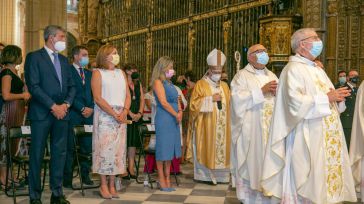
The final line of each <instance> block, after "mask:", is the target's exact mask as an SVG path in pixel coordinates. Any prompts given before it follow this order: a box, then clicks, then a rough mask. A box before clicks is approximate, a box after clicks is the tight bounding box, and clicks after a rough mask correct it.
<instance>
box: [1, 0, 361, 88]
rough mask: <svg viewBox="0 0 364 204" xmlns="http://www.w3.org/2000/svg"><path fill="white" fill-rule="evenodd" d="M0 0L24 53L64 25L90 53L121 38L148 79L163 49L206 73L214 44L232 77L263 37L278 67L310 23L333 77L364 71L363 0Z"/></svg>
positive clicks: (124, 57)
mask: <svg viewBox="0 0 364 204" xmlns="http://www.w3.org/2000/svg"><path fill="white" fill-rule="evenodd" d="M1 8H2V9H3V12H1V14H0V15H1V22H2V23H1V25H0V27H1V29H0V39H1V42H3V43H5V44H18V45H20V46H21V47H22V48H23V51H24V54H25V53H28V52H30V51H32V50H35V49H38V48H39V47H40V46H42V43H43V40H42V37H41V36H42V32H43V29H44V27H45V25H48V24H57V25H61V26H63V27H66V28H67V44H68V46H67V47H69V48H70V47H72V46H74V45H76V44H82V45H86V46H87V47H88V49H89V50H90V55H91V58H92V57H93V58H94V57H95V55H96V52H97V50H98V48H99V47H100V46H101V45H103V44H107V43H110V44H113V45H115V46H116V47H117V48H118V51H119V53H121V61H122V62H123V63H134V64H136V65H137V66H138V67H139V68H140V70H141V72H142V75H143V79H144V80H145V81H144V84H147V82H148V79H149V77H150V75H151V70H152V68H153V66H154V64H155V62H156V61H157V59H158V58H159V57H161V56H164V55H168V56H170V57H172V58H173V59H174V60H175V68H176V70H177V74H181V73H184V72H185V71H186V70H192V71H193V72H194V73H195V74H196V75H197V76H198V77H201V76H202V75H203V74H204V73H205V71H206V63H205V57H206V56H207V54H208V52H209V51H210V50H212V49H213V48H218V49H221V50H222V51H223V52H224V53H225V54H226V55H227V63H226V65H225V67H224V69H225V71H226V72H227V73H228V76H229V79H231V78H232V77H233V76H234V74H235V72H236V67H237V63H236V60H235V59H234V53H235V51H239V52H240V53H241V56H242V57H241V65H240V67H244V65H245V64H246V63H247V61H246V52H247V48H248V47H249V46H251V45H253V44H256V43H261V44H263V45H264V46H265V47H266V48H267V50H268V52H269V55H270V57H271V61H270V64H269V68H270V69H272V70H273V71H274V72H276V73H278V74H279V72H280V70H281V69H282V68H283V66H284V65H285V63H286V62H287V60H288V57H289V56H290V55H291V49H290V36H291V34H292V33H293V32H294V31H295V30H297V29H299V28H303V27H311V28H315V29H316V30H317V31H318V33H319V34H320V37H321V38H322V40H323V42H324V52H323V54H322V55H321V56H320V60H321V61H322V63H323V64H324V67H325V71H326V72H327V74H328V76H329V77H330V78H331V79H332V80H333V81H336V80H337V77H336V73H337V72H338V71H339V70H345V71H348V70H351V69H355V70H358V71H359V75H360V76H362V77H363V76H364V75H363V72H362V71H361V70H363V69H364V67H363V66H364V65H363V60H364V36H363V35H362V33H363V29H364V16H363V15H364V2H363V1H362V0H340V1H339V0H322V1H320V0H216V1H214V0H168V1H165V0H67V1H66V0H64V1H56V0H2V1H1ZM40 12H41V15H39V14H40ZM69 50H70V49H68V52H69ZM65 54H67V51H66V53H65Z"/></svg>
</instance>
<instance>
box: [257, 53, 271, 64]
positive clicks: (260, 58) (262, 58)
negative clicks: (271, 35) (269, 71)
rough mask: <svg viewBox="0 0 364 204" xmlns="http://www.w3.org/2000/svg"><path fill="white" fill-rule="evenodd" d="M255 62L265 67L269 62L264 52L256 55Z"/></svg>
mask: <svg viewBox="0 0 364 204" xmlns="http://www.w3.org/2000/svg"><path fill="white" fill-rule="evenodd" d="M256 56H257V62H258V63H259V64H262V65H266V64H268V62H269V56H268V53H266V52H260V53H257V54H256Z"/></svg>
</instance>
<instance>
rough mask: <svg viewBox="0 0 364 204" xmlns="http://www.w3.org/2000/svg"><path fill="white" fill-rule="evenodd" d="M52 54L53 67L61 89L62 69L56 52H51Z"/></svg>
mask: <svg viewBox="0 0 364 204" xmlns="http://www.w3.org/2000/svg"><path fill="white" fill-rule="evenodd" d="M52 55H53V56H54V62H53V64H54V68H55V69H56V72H57V77H58V80H59V84H60V86H61V90H62V70H61V63H60V62H59V58H58V53H55V52H53V53H52Z"/></svg>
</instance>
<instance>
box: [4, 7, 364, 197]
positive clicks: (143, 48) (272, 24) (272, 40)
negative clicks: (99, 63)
mask: <svg viewBox="0 0 364 204" xmlns="http://www.w3.org/2000/svg"><path fill="white" fill-rule="evenodd" d="M50 24H54V25H60V26H62V27H64V28H66V30H67V49H66V50H65V51H64V52H63V54H64V55H66V56H69V55H70V51H71V49H70V48H72V47H73V46H75V45H84V46H86V47H87V48H88V50H89V54H90V62H93V61H94V60H95V57H96V53H97V51H98V49H99V48H100V47H101V46H102V45H104V44H112V45H114V46H116V47H117V49H118V53H119V54H120V61H121V62H122V63H134V64H136V65H137V67H138V69H139V70H140V75H141V77H140V78H141V79H142V83H143V85H144V86H145V87H148V84H149V81H150V78H151V74H152V70H153V67H154V65H155V63H156V62H157V60H158V59H159V58H160V57H161V56H165V55H167V56H170V57H171V58H173V60H174V62H175V63H174V69H175V70H176V72H177V75H181V74H183V73H185V72H186V71H188V70H190V71H192V72H193V73H194V74H195V75H196V76H197V78H201V77H202V76H203V75H204V74H205V72H206V70H207V64H206V56H207V55H208V53H209V52H210V51H211V50H212V49H214V48H217V49H219V50H222V51H223V52H224V53H225V55H226V57H227V61H226V63H225V66H224V70H225V72H226V73H227V74H228V78H229V80H231V79H232V78H233V77H234V75H235V73H236V72H237V70H238V69H239V68H242V67H244V66H245V65H246V64H247V63H248V62H247V50H248V48H249V47H250V46H251V45H253V44H257V43H260V44H262V45H264V46H265V47H266V48H267V50H268V54H269V56H270V62H269V64H268V68H269V69H270V70H272V71H273V72H274V73H276V74H277V75H279V74H280V72H281V70H282V69H283V67H284V66H285V64H286V63H287V62H288V58H289V56H290V55H292V51H291V44H290V43H291V42H290V40H291V39H290V36H291V35H292V34H293V33H294V32H295V31H296V30H297V29H299V28H305V27H309V28H314V29H316V31H317V33H318V34H319V37H320V38H321V39H322V41H323V44H324V49H323V52H322V54H321V55H320V57H319V60H320V61H321V62H322V64H323V65H324V70H325V72H326V73H327V75H328V76H329V77H330V79H331V80H332V82H333V83H336V82H337V80H338V78H337V72H338V71H340V70H344V71H349V70H352V69H354V70H357V71H358V72H359V76H360V77H361V78H362V79H363V78H364V35H363V33H364V0H0V42H1V43H3V44H5V45H8V44H15V45H18V46H19V47H21V48H22V51H23V56H25V55H26V54H27V53H29V52H31V51H34V50H37V49H39V48H41V47H42V46H43V45H44V41H43V31H44V28H45V27H46V26H47V25H50ZM236 51H238V52H239V53H240V55H241V58H240V59H236V58H235V52H236ZM22 66H23V65H21V66H20V68H19V72H20V73H22V72H23V67H22ZM362 70H363V71H362ZM183 169H184V172H183V175H182V176H179V177H180V178H179V179H180V182H181V184H180V185H181V186H180V188H179V190H178V191H177V192H176V193H175V194H174V195H164V194H163V193H159V194H158V192H156V190H155V189H151V188H145V187H143V184H138V183H135V182H134V183H133V182H132V183H129V182H128V183H123V185H125V186H127V187H126V188H124V189H122V194H121V197H120V200H121V201H122V202H120V203H150V204H152V203H226V204H227V203H240V202H239V201H238V200H237V199H236V197H235V192H234V189H232V188H231V186H230V185H218V186H208V185H207V186H204V185H202V184H196V183H194V182H193V181H192V178H191V174H193V168H191V167H190V166H189V164H187V165H184V166H183ZM96 190H97V189H96ZM48 191H49V190H48ZM45 194H46V196H48V197H46V199H48V198H49V196H50V195H49V192H48V193H45ZM47 194H48V195H47ZM66 194H67V195H68V197H70V198H71V202H73V203H89V204H91V203H118V202H117V201H115V200H110V201H104V200H102V199H99V196H98V195H97V192H94V191H93V189H90V190H87V191H86V196H85V197H84V196H82V195H81V193H80V192H78V191H66ZM17 200H18V203H27V202H28V200H27V197H18V198H17ZM3 201H4V202H3ZM0 203H4V204H5V203H12V198H10V197H7V196H5V195H4V193H2V192H1V193H0Z"/></svg>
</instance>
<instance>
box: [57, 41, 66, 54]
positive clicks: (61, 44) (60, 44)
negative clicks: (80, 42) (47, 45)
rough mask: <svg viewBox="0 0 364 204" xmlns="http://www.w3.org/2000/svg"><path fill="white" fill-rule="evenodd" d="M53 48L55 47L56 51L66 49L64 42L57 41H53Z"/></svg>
mask: <svg viewBox="0 0 364 204" xmlns="http://www.w3.org/2000/svg"><path fill="white" fill-rule="evenodd" d="M54 49H56V50H57V51H58V52H62V51H63V50H65V49H66V42H64V41H57V42H56V43H54Z"/></svg>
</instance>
